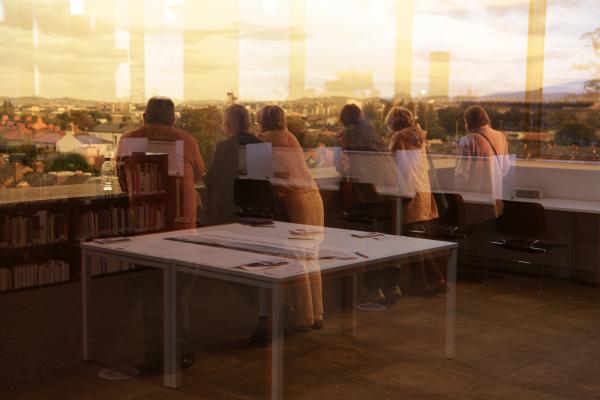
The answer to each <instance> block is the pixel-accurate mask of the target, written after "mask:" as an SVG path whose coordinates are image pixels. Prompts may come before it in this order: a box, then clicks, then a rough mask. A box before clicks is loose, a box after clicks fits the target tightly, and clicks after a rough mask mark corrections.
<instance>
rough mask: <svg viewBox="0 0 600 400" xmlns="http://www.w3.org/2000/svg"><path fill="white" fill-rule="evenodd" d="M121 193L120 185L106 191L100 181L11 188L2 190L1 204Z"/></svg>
mask: <svg viewBox="0 0 600 400" xmlns="http://www.w3.org/2000/svg"><path fill="white" fill-rule="evenodd" d="M121 193H122V192H121V189H120V188H119V186H118V185H114V186H113V190H112V191H110V192H105V191H104V189H103V187H102V185H101V184H99V183H83V184H78V185H56V186H42V187H29V188H20V189H14V188H9V189H4V190H2V191H0V206H2V205H16V204H22V203H36V202H45V201H55V200H69V199H86V198H90V199H102V198H110V197H114V196H118V195H120V194H121Z"/></svg>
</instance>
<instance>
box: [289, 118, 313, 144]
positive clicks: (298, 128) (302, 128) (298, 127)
mask: <svg viewBox="0 0 600 400" xmlns="http://www.w3.org/2000/svg"><path fill="white" fill-rule="evenodd" d="M287 125H288V130H289V131H290V132H292V133H293V134H294V136H296V139H298V142H299V143H300V146H302V147H304V137H305V136H306V132H307V131H308V127H307V126H306V121H305V120H304V119H302V118H300V117H288V118H287Z"/></svg>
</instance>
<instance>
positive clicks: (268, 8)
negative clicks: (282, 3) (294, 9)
mask: <svg viewBox="0 0 600 400" xmlns="http://www.w3.org/2000/svg"><path fill="white" fill-rule="evenodd" d="M262 9H263V13H264V14H265V15H269V16H275V15H277V0H262Z"/></svg>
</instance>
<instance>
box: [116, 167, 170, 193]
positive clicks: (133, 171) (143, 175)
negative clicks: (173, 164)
mask: <svg viewBox="0 0 600 400" xmlns="http://www.w3.org/2000/svg"><path fill="white" fill-rule="evenodd" d="M165 167H166V165H165ZM164 177H165V173H164V171H162V170H161V169H160V165H159V164H157V163H146V162H145V163H136V164H135V166H134V167H133V168H127V167H126V168H125V179H126V181H127V192H128V193H135V194H154V193H164V190H165V182H164Z"/></svg>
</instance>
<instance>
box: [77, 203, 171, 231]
mask: <svg viewBox="0 0 600 400" xmlns="http://www.w3.org/2000/svg"><path fill="white" fill-rule="evenodd" d="M164 215H165V206H164V205H163V204H148V203H145V204H142V205H139V206H131V207H116V206H111V207H109V208H106V209H101V210H93V211H87V212H84V213H83V214H82V215H81V216H80V218H79V223H78V232H77V233H76V234H77V237H78V238H79V239H81V240H91V239H95V238H99V237H108V236H121V235H131V234H135V233H143V232H149V231H160V230H163V229H164V227H165V216H164Z"/></svg>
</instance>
